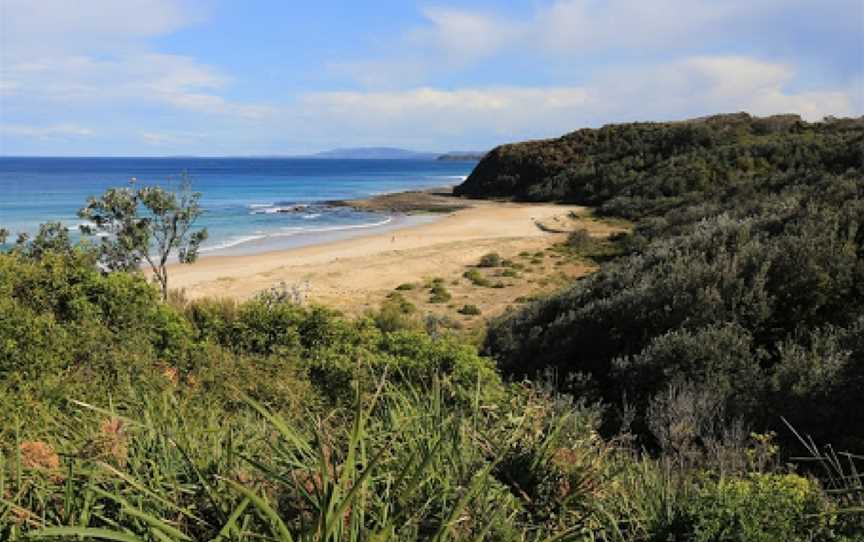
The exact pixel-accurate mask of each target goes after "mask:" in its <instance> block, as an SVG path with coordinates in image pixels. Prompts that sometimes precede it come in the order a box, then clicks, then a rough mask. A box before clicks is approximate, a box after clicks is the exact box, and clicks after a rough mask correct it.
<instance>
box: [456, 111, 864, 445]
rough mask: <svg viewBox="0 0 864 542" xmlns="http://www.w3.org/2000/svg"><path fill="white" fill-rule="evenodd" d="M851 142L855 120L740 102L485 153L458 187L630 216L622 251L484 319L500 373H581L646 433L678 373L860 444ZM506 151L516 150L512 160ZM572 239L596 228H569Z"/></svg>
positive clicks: (861, 278)
mask: <svg viewBox="0 0 864 542" xmlns="http://www.w3.org/2000/svg"><path fill="white" fill-rule="evenodd" d="M774 121H777V122H774ZM766 123H767V124H766ZM766 125H770V126H773V128H772V129H770V130H765V129H764V127H765V126H766ZM862 145H864V123H861V122H859V121H849V122H840V121H835V122H828V123H824V124H806V123H801V122H799V121H798V120H795V119H791V118H785V117H784V118H781V119H774V120H764V119H754V118H751V117H749V116H746V115H738V116H731V117H728V116H725V117H717V118H710V119H707V120H704V121H700V122H693V123H678V124H637V125H621V126H609V127H605V128H603V129H601V130H583V131H580V132H576V133H574V134H571V135H568V136H565V137H564V138H562V139H561V140H556V141H547V142H537V143H529V144H526V145H525V146H519V145H517V146H514V147H512V148H511V147H506V148H502V149H501V150H500V151H499V152H498V153H497V154H496V153H495V152H493V153H490V155H489V156H488V157H487V159H486V160H488V161H490V162H489V164H487V165H486V166H483V167H480V166H478V169H477V170H476V171H475V174H476V179H475V180H474V181H472V182H466V185H465V190H469V187H470V186H479V185H481V184H482V185H483V186H487V187H490V186H493V185H494V186H499V188H501V189H502V190H510V191H511V192H510V194H511V195H515V196H517V197H520V194H521V195H522V196H525V197H528V196H530V198H532V199H568V200H572V201H580V202H583V203H592V204H595V205H600V206H602V208H603V209H604V212H607V213H613V214H618V215H621V216H625V217H630V218H633V217H635V218H641V220H640V221H639V222H638V223H637V225H636V230H635V232H634V233H633V234H632V235H630V236H627V237H626V238H622V239H621V240H620V241H621V242H620V243H618V248H617V249H616V250H619V251H620V250H623V251H625V253H626V254H627V255H626V256H625V257H623V258H620V259H618V260H613V261H612V262H611V263H608V264H606V265H605V267H604V268H603V269H602V270H601V271H600V272H599V273H597V274H595V275H593V276H591V277H588V278H586V279H583V280H580V281H577V282H576V283H574V284H573V285H572V286H570V287H568V288H565V289H564V290H562V291H561V292H559V293H558V294H556V295H554V296H551V297H550V298H548V299H544V300H542V301H539V302H536V303H533V304H531V305H528V306H527V307H526V308H525V309H524V310H522V311H520V312H516V313H514V314H510V315H506V316H505V317H503V318H502V319H499V320H497V321H496V322H494V323H493V324H492V325H491V326H490V329H489V332H488V334H487V342H486V351H487V352H488V353H490V354H492V355H494V356H495V357H496V359H497V361H498V363H499V366H500V367H501V368H502V369H503V370H504V371H505V372H507V373H510V374H515V375H529V376H531V375H535V374H538V373H540V372H543V371H546V370H548V369H550V368H553V369H554V370H555V371H556V372H557V373H558V374H561V375H567V374H571V373H580V374H583V375H590V377H591V382H592V384H591V386H592V390H590V393H597V392H599V394H600V396H601V397H603V398H604V399H605V400H606V401H608V402H609V403H611V404H621V402H622V401H625V400H626V402H627V404H628V406H630V407H633V408H635V409H636V420H635V421H636V423H635V426H634V427H636V428H637V429H639V430H640V431H642V432H644V431H647V426H646V425H645V424H644V418H643V416H644V413H645V409H646V408H647V406H648V403H649V402H650V401H651V399H652V397H654V396H655V395H656V394H657V393H659V392H660V391H662V390H664V389H666V388H667V387H668V386H669V385H678V384H681V383H684V382H687V383H689V385H693V386H696V387H700V388H704V389H710V390H711V391H712V392H714V393H716V394H717V395H718V396H719V397H720V398H721V403H722V404H723V406H724V407H728V409H729V410H728V414H729V415H730V416H736V417H742V418H744V419H746V420H747V422H748V423H750V424H751V425H753V426H754V427H755V428H757V429H760V430H767V429H775V430H778V432H780V433H781V434H784V435H785V436H787V437H788V436H789V433H788V431H785V432H784V431H783V429H784V427H782V426H781V424H780V422H779V420H780V416H787V417H789V418H790V421H791V422H792V423H793V424H794V425H795V426H796V427H799V429H801V430H802V431H803V432H805V433H808V434H812V435H814V436H815V437H817V439H818V440H820V441H823V442H825V441H830V442H833V443H834V444H835V445H840V446H844V447H845V446H849V447H852V448H853V449H860V447H861V446H862V445H864V439H862V437H861V435H864V416H862V415H859V412H860V409H859V408H857V406H856V400H855V399H854V393H853V392H852V391H851V390H852V388H851V386H858V385H860V382H861V378H862V377H861V372H862V371H861V369H860V367H861V357H862V350H861V342H860V341H857V340H853V339H851V337H852V336H854V335H855V334H856V333H857V331H856V330H858V329H859V327H858V326H860V324H859V323H858V322H859V321H860V319H861V318H862V317H864V312H862V307H864V289H862V288H861V287H860V285H861V284H862V283H864V263H862V262H864V259H862V255H864V233H862V232H864V229H862V227H861V225H862V224H864V200H862V196H864V168H862V155H864V153H862V152H861V149H862ZM559 152H560V153H561V154H560V156H558V158H556V159H555V160H551V161H550V160H549V154H548V153H552V154H553V155H555V153H559ZM511 153H512V156H516V155H519V156H521V158H520V159H519V160H522V161H521V162H517V161H514V162H512V164H511V165H508V164H510V162H507V160H509V159H505V158H503V157H504V156H510V155H511ZM520 153H521V154H520ZM496 156H497V157H498V158H495V157H496ZM541 156H543V157H545V158H543V159H542V160H541V159H540V157H541ZM556 156H557V155H556ZM494 160H499V162H498V163H497V166H495V168H493V166H492V163H493V162H492V161H494ZM541 162H542V168H540V169H538V170H537V171H535V172H534V173H532V175H533V176H531V177H529V176H527V173H526V176H521V177H519V179H520V180H519V182H518V183H516V184H515V185H507V183H504V182H502V183H501V184H500V185H496V184H495V182H496V181H494V178H495V175H496V173H495V172H496V171H498V172H501V175H507V173H506V172H507V171H509V169H508V168H510V167H511V166H512V167H514V168H516V167H522V166H517V165H516V164H523V166H524V167H526V168H528V169H525V170H524V171H525V172H528V170H529V169H530V167H535V166H537V167H540V164H541ZM589 163H590V164H591V165H590V166H589V165H586V164H589ZM526 164H534V165H532V166H530V167H529V166H528V165H526ZM556 164H557V165H556ZM481 165H482V164H481ZM556 167H557V168H559V170H560V172H562V173H560V175H559V174H554V173H552V172H551V168H556ZM496 168H497V169H496ZM580 168H583V169H582V170H580ZM706 168H707V169H706ZM532 171H533V170H532ZM579 171H581V173H579ZM568 172H569V173H568ZM700 172H701V173H700ZM484 179H485V180H484ZM469 181H471V179H469ZM477 183H479V184H477ZM489 183H491V184H489ZM507 186H509V188H507ZM515 187H521V188H518V189H517V188H515ZM543 187H550V190H552V188H554V190H552V191H553V192H554V191H555V190H561V191H562V192H560V194H563V195H562V196H561V197H560V198H559V197H557V196H554V195H553V194H552V193H551V192H545V191H544V190H545V188H543ZM519 190H524V191H523V192H520V191H519ZM529 192H530V194H529ZM570 241H571V242H572V244H573V245H575V246H576V247H581V248H583V249H584V248H585V247H587V246H589V245H590V244H591V243H592V240H591V239H590V236H588V235H586V234H585V233H580V232H576V233H574V234H573V235H571V238H570ZM589 252H591V251H590V250H589ZM562 380H563V379H562ZM580 381H581V380H580ZM574 390H575V388H574ZM583 391H584V390H583ZM614 419H615V416H611V417H610V420H609V421H610V423H612V422H613V421H614ZM611 426H615V423H612V425H611Z"/></svg>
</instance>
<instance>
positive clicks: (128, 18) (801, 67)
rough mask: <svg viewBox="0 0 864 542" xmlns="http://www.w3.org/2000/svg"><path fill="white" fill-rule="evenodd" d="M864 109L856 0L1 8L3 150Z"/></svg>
mask: <svg viewBox="0 0 864 542" xmlns="http://www.w3.org/2000/svg"><path fill="white" fill-rule="evenodd" d="M741 110H746V111H750V112H752V113H756V114H760V115H761V114H771V113H782V112H795V113H800V114H801V115H803V116H804V117H805V118H807V119H808V120H819V119H821V118H822V117H824V116H825V115H836V116H846V115H861V114H864V3H862V2H861V1H860V0H605V1H604V0H525V1H522V2H517V1H506V2H505V1H501V0H494V1H493V0H473V1H462V2H456V1H450V2H447V1H443V2H431V3H426V2H420V3H413V2H409V1H407V0H368V1H366V0H364V1H357V0H342V1H333V0H315V1H313V2H307V1H300V0H246V1H240V0H200V1H196V0H0V154H3V155H174V154H202V155H249V154H293V153H304V152H310V151H317V150H321V149H326V148H333V147H344V146H366V145H392V146H399V147H407V148H413V149H418V150H436V151H446V150H453V149H486V148H489V147H491V146H493V145H495V144H498V143H503V142H507V141H513V140H520V139H526V138H537V137H546V136H553V135H559V134H561V133H564V132H567V131H570V130H573V129H576V128H580V127H583V126H598V125H601V124H604V123H607V122H618V121H632V120H667V119H681V118H687V117H692V116H699V115H705V114H711V113H717V112H730V111H741Z"/></svg>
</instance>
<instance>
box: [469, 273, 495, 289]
mask: <svg viewBox="0 0 864 542" xmlns="http://www.w3.org/2000/svg"><path fill="white" fill-rule="evenodd" d="M462 276H463V277H465V278H466V279H468V280H469V281H471V284H473V285H474V286H481V287H484V288H490V287H491V286H492V282H491V281H490V280H489V279H488V278H486V277H485V276H483V274H482V273H480V272H479V271H477V270H476V269H469V270H468V271H465V273H463V274H462Z"/></svg>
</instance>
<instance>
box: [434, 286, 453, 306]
mask: <svg viewBox="0 0 864 542" xmlns="http://www.w3.org/2000/svg"><path fill="white" fill-rule="evenodd" d="M429 293H430V294H431V295H430V296H429V303H446V302H448V301H450V300H451V299H452V298H453V295H452V294H450V291H449V290H447V287H446V286H444V284H443V282H435V283H433V284H432V287H431V288H430V289H429Z"/></svg>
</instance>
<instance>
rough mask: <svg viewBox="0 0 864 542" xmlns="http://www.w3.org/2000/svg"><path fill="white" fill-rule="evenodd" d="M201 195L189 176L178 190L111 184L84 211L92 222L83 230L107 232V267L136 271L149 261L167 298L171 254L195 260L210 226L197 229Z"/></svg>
mask: <svg viewBox="0 0 864 542" xmlns="http://www.w3.org/2000/svg"><path fill="white" fill-rule="evenodd" d="M200 199H201V194H200V193H197V192H193V191H192V184H191V182H190V181H189V179H188V177H186V175H185V174H184V176H183V182H182V184H181V187H180V190H179V191H178V192H177V193H175V192H171V191H170V190H166V189H165V188H163V187H161V186H141V187H137V188H135V187H133V188H110V189H108V191H106V192H105V194H104V195H102V196H100V197H98V198H90V199H89V200H88V201H87V205H85V206H84V207H83V208H82V209H81V210H80V211H79V212H78V216H80V217H81V218H83V219H85V220H87V221H88V224H87V225H83V226H81V231H82V233H84V234H88V235H93V234H95V233H97V232H99V233H103V234H105V235H104V236H103V237H102V240H101V243H100V253H99V256H100V263H101V264H102V265H103V266H105V267H106V268H107V269H110V270H112V271H133V270H135V269H138V268H139V267H140V265H141V263H142V262H146V263H147V265H148V266H149V267H150V270H151V271H152V272H153V277H154V279H155V280H156V281H157V282H158V283H159V285H160V287H161V292H162V299H163V300H165V299H167V298H168V268H167V265H168V258H169V257H170V256H171V255H172V254H173V255H176V256H177V259H178V260H179V261H180V263H191V262H194V261H195V260H196V259H197V258H198V249H199V248H200V246H201V243H203V242H204V241H205V240H206V239H207V230H206V229H201V230H195V229H194V227H195V222H196V221H197V220H198V217H200V216H201V213H202V210H201V205H200V204H199V200H200ZM91 224H92V225H91Z"/></svg>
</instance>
